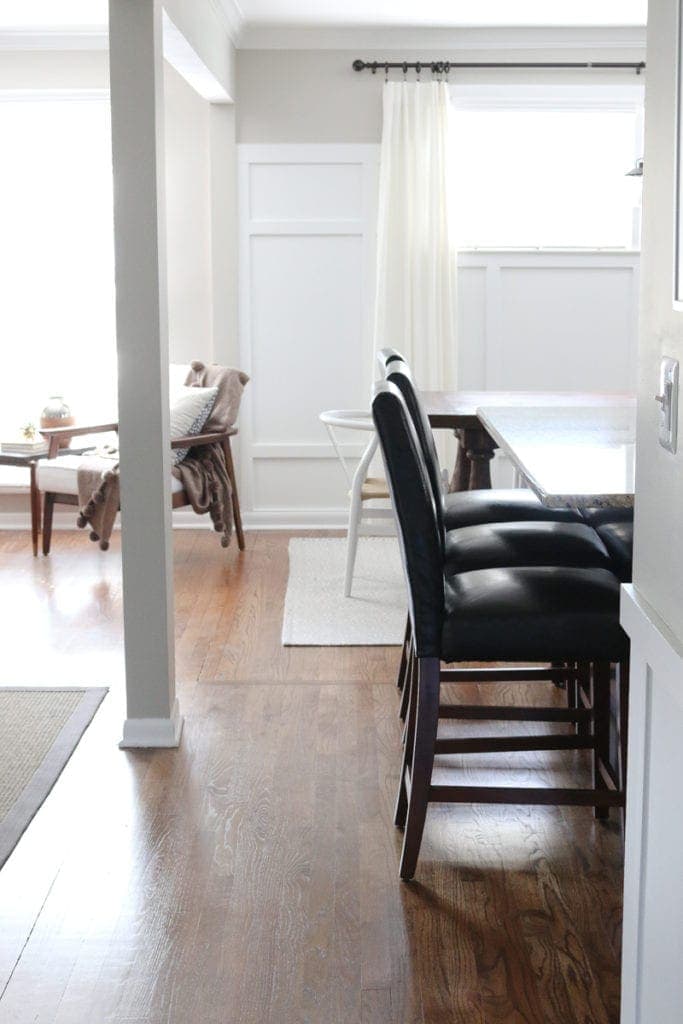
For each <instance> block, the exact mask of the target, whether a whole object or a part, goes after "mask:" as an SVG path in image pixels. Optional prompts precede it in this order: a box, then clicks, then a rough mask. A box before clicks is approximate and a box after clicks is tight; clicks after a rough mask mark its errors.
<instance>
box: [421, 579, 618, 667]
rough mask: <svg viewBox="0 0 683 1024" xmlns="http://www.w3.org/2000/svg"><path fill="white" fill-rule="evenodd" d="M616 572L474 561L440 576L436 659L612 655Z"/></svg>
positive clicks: (614, 657) (615, 649)
mask: <svg viewBox="0 0 683 1024" xmlns="http://www.w3.org/2000/svg"><path fill="white" fill-rule="evenodd" d="M619 586H620V584H619V580H618V579H617V578H616V576H614V575H613V574H612V573H610V572H608V571H607V570H605V569H574V568H566V567H558V568H551V567H540V568H529V567H525V568H517V569H479V570H477V571H475V572H466V573H460V574H458V575H457V576H450V577H448V578H447V579H446V581H445V617H444V622H443V627H442V636H441V652H440V653H441V658H442V660H444V661H447V662H452V661H520V660H529V661H560V660H563V659H568V660H569V659H582V660H583V659H585V660H593V659H596V660H598V659H600V660H605V661H620V660H621V659H622V658H623V657H624V656H625V655H626V653H627V651H628V639H627V637H626V634H625V633H624V632H623V630H622V629H621V627H620V626H619Z"/></svg>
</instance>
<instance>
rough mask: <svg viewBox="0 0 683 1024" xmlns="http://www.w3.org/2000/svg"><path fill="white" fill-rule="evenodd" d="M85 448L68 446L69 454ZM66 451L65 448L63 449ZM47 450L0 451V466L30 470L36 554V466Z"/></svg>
mask: <svg viewBox="0 0 683 1024" xmlns="http://www.w3.org/2000/svg"><path fill="white" fill-rule="evenodd" d="M87 450H88V449H87V448H69V449H68V453H69V455H82V454H83V452H86V451H87ZM65 451H66V450H65ZM46 458H47V452H41V453H40V454H39V455H36V454H33V453H31V454H24V455H20V454H17V453H15V452H3V451H0V466H18V467H21V466H25V467H26V468H27V469H28V470H29V472H30V483H31V489H30V495H31V543H32V545H33V554H34V555H36V556H37V554H38V536H39V534H40V514H41V508H40V504H41V502H40V491H39V490H38V488H37V487H36V486H35V484H36V466H37V465H38V462H39V461H40V459H46Z"/></svg>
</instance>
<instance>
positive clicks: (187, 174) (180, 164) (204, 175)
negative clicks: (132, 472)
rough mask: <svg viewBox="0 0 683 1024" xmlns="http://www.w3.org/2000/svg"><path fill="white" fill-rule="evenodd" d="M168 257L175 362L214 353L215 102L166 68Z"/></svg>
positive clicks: (171, 340) (171, 332) (169, 314)
mask: <svg viewBox="0 0 683 1024" xmlns="http://www.w3.org/2000/svg"><path fill="white" fill-rule="evenodd" d="M164 89H165V112H166V117H165V130H166V138H165V144H166V231H167V239H166V253H167V272H168V331H169V349H170V352H171V358H172V360H173V362H178V363H181V362H189V361H190V360H191V359H204V360H210V359H211V358H212V355H213V339H212V332H213V325H212V302H211V291H212V279H211V196H210V191H209V184H210V173H211V153H210V140H209V104H208V103H207V102H206V100H204V99H202V98H201V96H198V95H197V93H196V92H195V91H194V90H193V89H192V88H190V86H189V85H188V84H187V82H186V81H185V80H184V79H183V78H181V77H180V75H179V74H178V73H177V71H175V70H174V69H173V68H172V67H170V66H169V65H168V64H166V65H165V67H164Z"/></svg>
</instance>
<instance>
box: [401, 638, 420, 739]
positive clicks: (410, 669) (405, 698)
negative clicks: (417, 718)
mask: <svg viewBox="0 0 683 1024" xmlns="http://www.w3.org/2000/svg"><path fill="white" fill-rule="evenodd" d="M416 671H417V662H416V659H415V654H414V652H413V644H412V641H411V643H410V645H409V648H408V664H407V666H406V681H405V683H404V686H403V690H402V692H401V706H400V707H399V709H398V715H399V718H400V719H401V720H402V721H403V722H405V720H406V715H407V713H408V702H409V700H410V685H411V683H412V682H413V678H414V675H415V673H416Z"/></svg>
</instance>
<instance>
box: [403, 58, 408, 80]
mask: <svg viewBox="0 0 683 1024" xmlns="http://www.w3.org/2000/svg"><path fill="white" fill-rule="evenodd" d="M407 74H408V63H407V61H405V60H404V61H403V77H404V78H405V77H406V76H407Z"/></svg>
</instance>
